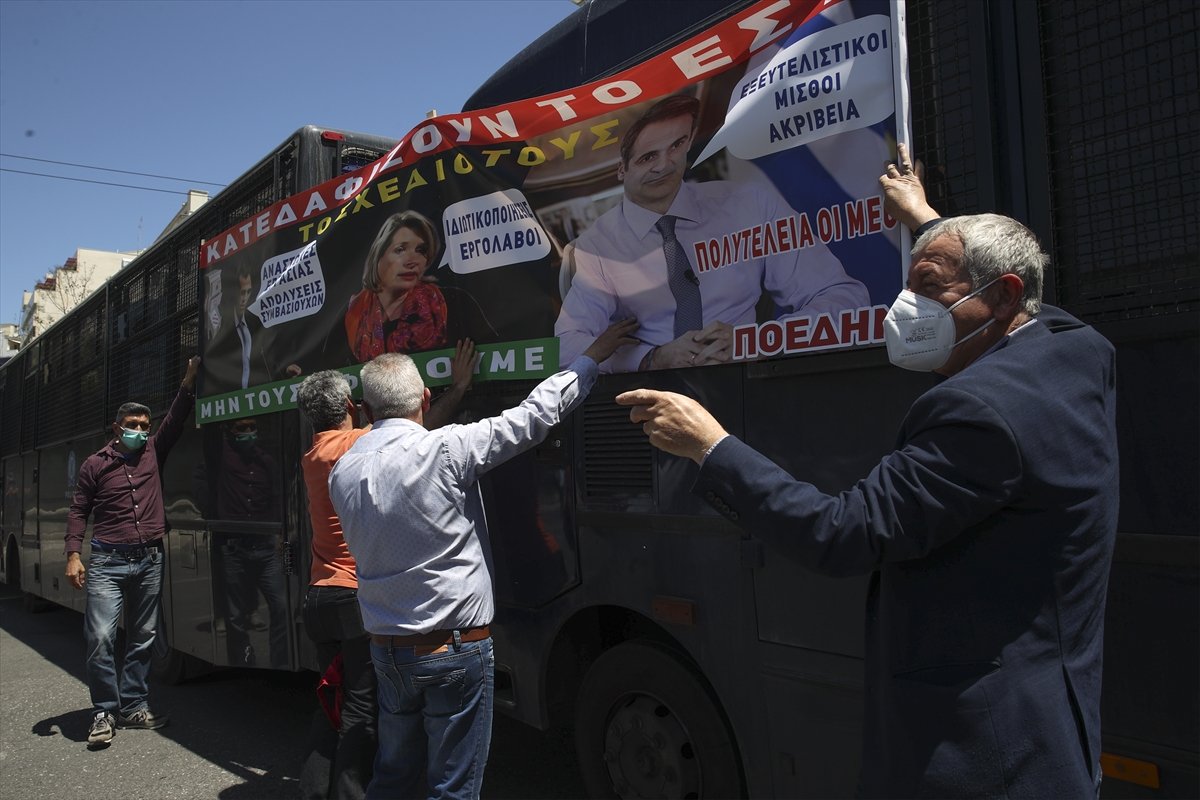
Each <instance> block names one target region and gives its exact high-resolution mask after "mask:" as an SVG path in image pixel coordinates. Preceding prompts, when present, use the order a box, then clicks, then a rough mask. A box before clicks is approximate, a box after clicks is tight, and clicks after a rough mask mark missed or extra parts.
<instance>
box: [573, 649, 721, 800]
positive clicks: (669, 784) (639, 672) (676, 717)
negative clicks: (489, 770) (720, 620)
mask: <svg viewBox="0 0 1200 800" xmlns="http://www.w3.org/2000/svg"><path fill="white" fill-rule="evenodd" d="M575 709H576V710H575V747H576V751H577V754H578V757H579V766H580V771H581V772H582V775H583V782H584V786H585V787H586V788H587V791H588V795H589V796H590V797H621V798H632V797H669V798H671V797H698V798H703V797H741V796H744V791H743V788H742V779H741V769H740V766H739V763H740V760H739V758H738V753H737V746H736V745H735V743H734V741H733V737H732V735H731V734H730V731H729V726H728V725H727V724H726V723H725V718H724V716H723V715H722V713H721V710H720V709H719V708H718V706H717V704H716V702H715V701H714V700H713V698H712V695H711V694H710V692H709V690H708V688H707V687H706V685H705V684H704V681H703V679H702V678H701V677H700V676H698V675H697V674H696V672H695V671H694V669H693V668H691V667H689V666H687V665H686V664H685V663H684V662H683V661H681V660H680V658H678V657H677V656H675V655H673V654H672V653H671V651H670V650H668V649H666V648H665V647H661V646H659V645H656V644H654V643H652V642H649V641H637V640H635V641H629V642H623V643H622V644H619V645H617V646H616V647H613V648H611V649H609V650H606V651H605V652H603V653H601V654H600V657H599V658H597V659H596V661H595V662H594V663H593V664H592V666H591V667H590V668H589V669H588V672H587V675H586V676H584V679H583V682H582V683H581V685H580V689H579V697H578V700H577V702H576V707H575Z"/></svg>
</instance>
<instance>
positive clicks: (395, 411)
mask: <svg viewBox="0 0 1200 800" xmlns="http://www.w3.org/2000/svg"><path fill="white" fill-rule="evenodd" d="M361 379H362V387H363V401H364V402H365V403H366V404H367V405H368V406H369V407H370V409H371V413H372V414H373V415H374V417H375V419H377V420H380V419H398V418H405V417H411V416H413V415H414V414H416V413H417V411H418V410H419V409H420V408H421V402H422V401H423V400H424V399H425V382H424V381H422V380H421V372H420V370H418V369H417V365H416V364H414V363H413V360H412V359H411V358H409V357H408V356H406V355H404V354H402V353H384V354H383V355H380V356H376V357H375V358H373V359H371V361H370V362H369V363H367V364H365V365H363V368H362V375H361Z"/></svg>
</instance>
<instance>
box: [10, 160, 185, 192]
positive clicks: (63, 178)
mask: <svg viewBox="0 0 1200 800" xmlns="http://www.w3.org/2000/svg"><path fill="white" fill-rule="evenodd" d="M0 172H15V173H17V174H18V175H36V176H38V177H39V178H58V179H59V180H60V181H75V182H77V183H98V184H100V185H101V186H120V187H121V188H123V189H141V190H142V191H144V192H162V193H163V194H181V195H184V196H185V197H186V196H187V194H188V193H187V192H181V191H179V190H177V189H155V188H153V187H151V186H133V185H131V184H128V183H110V182H108V181H91V180H88V179H87V178H68V177H66V176H65V175H49V174H47V173H45V172H26V171H25V170H23V169H9V168H8V167H0Z"/></svg>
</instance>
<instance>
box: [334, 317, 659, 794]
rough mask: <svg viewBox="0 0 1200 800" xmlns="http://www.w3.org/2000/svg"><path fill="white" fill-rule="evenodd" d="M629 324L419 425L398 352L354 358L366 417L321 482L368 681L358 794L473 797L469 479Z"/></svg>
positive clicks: (477, 678)
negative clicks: (459, 414)
mask: <svg viewBox="0 0 1200 800" xmlns="http://www.w3.org/2000/svg"><path fill="white" fill-rule="evenodd" d="M636 327H637V324H636V322H635V321H633V320H626V321H623V322H618V323H616V324H614V325H612V326H610V327H609V328H608V329H607V330H606V331H605V332H604V333H602V334H600V336H599V337H597V338H596V340H595V341H594V342H593V343H592V344H591V346H589V347H588V348H587V349H586V350H585V351H584V352H583V353H582V355H580V357H579V358H577V359H576V360H575V361H574V362H573V363H572V364H571V365H570V366H569V367H568V368H567V369H565V370H563V371H562V372H559V373H557V374H555V375H552V376H550V377H549V378H547V379H546V380H544V381H542V382H541V383H540V384H538V385H537V386H536V387H535V388H534V390H533V391H532V392H531V393H530V395H529V397H527V398H526V399H525V400H524V401H523V402H522V403H521V404H520V405H518V406H517V407H515V408H511V409H509V410H507V411H505V412H503V413H502V414H500V415H499V416H496V417H492V418H490V419H484V420H480V421H479V422H473V423H471V424H469V425H448V426H446V427H444V428H438V429H436V430H432V431H431V430H426V429H425V427H424V425H423V422H424V416H425V413H426V412H427V411H428V410H429V399H430V394H429V390H428V389H427V388H425V386H424V384H423V382H422V381H421V375H420V373H419V372H418V371H417V368H416V366H415V365H414V364H413V362H412V359H410V358H409V357H408V356H405V355H401V354H398V353H386V354H384V355H381V356H378V357H376V358H375V359H374V360H372V361H371V362H370V363H369V364H367V365H365V366H364V367H363V369H362V378H361V379H362V386H363V405H364V406H365V408H366V410H367V413H368V415H369V416H370V417H371V419H372V421H373V423H374V426H373V427H372V429H371V432H370V433H368V434H366V435H365V436H363V437H362V438H360V439H359V440H358V441H357V442H356V443H355V444H354V446H353V447H351V448H350V450H349V451H347V452H346V454H345V455H343V456H342V457H341V459H340V460H339V461H338V462H337V465H336V466H335V467H334V469H333V472H332V473H331V474H330V476H329V494H330V499H331V500H332V501H333V507H334V509H335V510H336V511H337V514H338V517H339V518H340V519H341V522H342V531H343V534H344V536H345V539H346V543H347V544H348V545H349V547H350V553H351V555H353V556H354V558H355V561H356V562H357V565H358V567H357V569H358V600H359V604H360V606H361V608H362V616H363V624H364V627H366V629H367V631H369V632H370V634H371V654H372V660H373V661H374V664H375V672H376V675H377V677H378V680H379V752H378V755H377V756H376V760H375V775H374V777H373V779H372V780H371V784H370V786H369V787H368V789H367V797H368V798H395V797H419V796H423V795H424V794H425V793H427V796H429V797H439V798H441V797H445V798H477V797H479V791H480V787H481V785H482V782H483V770H484V766H485V765H486V763H487V754H488V748H489V746H490V744H491V729H492V693H493V667H494V663H495V661H494V658H493V655H492V641H491V636H490V631H489V629H488V626H489V625H490V624H491V622H492V617H493V615H494V612H495V603H494V599H493V569H492V554H491V547H490V543H489V541H488V532H487V522H486V519H485V515H484V509H483V500H482V498H481V496H480V494H479V487H478V484H477V481H478V480H479V478H480V476H481V475H483V474H484V473H486V472H487V471H488V470H490V469H492V468H494V467H496V466H498V465H499V464H502V463H504V462H505V461H507V460H508V459H510V458H513V457H514V456H516V455H518V454H520V453H522V452H524V451H526V450H528V449H530V448H532V447H534V446H536V445H537V444H538V443H539V442H541V441H542V440H543V439H545V437H546V435H547V434H548V433H549V432H550V429H551V428H552V427H554V426H555V425H557V424H558V423H559V422H560V421H561V420H562V419H563V418H564V417H565V416H566V415H567V414H569V413H570V412H571V411H572V410H573V409H574V408H575V407H576V406H578V405H579V404H580V403H581V402H582V401H583V399H584V398H585V397H586V396H587V393H588V391H589V390H590V389H591V388H592V385H593V384H594V383H595V380H596V373H597V369H598V367H597V365H598V364H599V362H601V361H604V360H605V359H606V358H608V357H609V356H610V355H612V353H613V351H614V350H616V349H617V348H618V347H620V346H622V345H626V344H630V343H631V342H632V339H631V338H629V336H630V334H631V333H632V332H633V331H634V330H635V329H636ZM422 772H425V773H426V774H427V781H428V782H427V786H425V787H421V786H420V785H419V782H420V779H421V774H422Z"/></svg>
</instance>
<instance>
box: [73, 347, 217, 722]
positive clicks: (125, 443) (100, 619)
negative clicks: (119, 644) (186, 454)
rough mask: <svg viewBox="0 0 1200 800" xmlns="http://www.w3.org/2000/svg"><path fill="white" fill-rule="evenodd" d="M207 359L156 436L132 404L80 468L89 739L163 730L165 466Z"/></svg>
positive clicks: (194, 362) (76, 558) (77, 516)
mask: <svg viewBox="0 0 1200 800" xmlns="http://www.w3.org/2000/svg"><path fill="white" fill-rule="evenodd" d="M199 366H200V359H199V357H196V356H193V357H192V358H191V359H190V360H189V361H188V364H187V371H186V373H185V374H184V376H183V381H182V382H181V383H180V384H179V393H178V394H177V395H175V400H174V402H172V403H171V409H170V410H169V411H168V412H167V416H166V419H164V420H163V421H162V425H161V426H160V427H159V429H158V433H156V434H154V435H153V436H151V435H150V409H149V408H147V407H146V406H144V405H142V404H141V403H125V404H123V405H122V406H121V407H120V408H118V409H117V415H116V420H115V421H114V422H113V425H112V429H113V433H114V434H115V435H116V439H114V440H113V441H111V442H109V443H108V444H107V445H105V446H104V447H103V448H101V449H100V451H99V452H96V453H93V454H92V455H90V456H88V457H87V459H86V460H85V461H84V462H83V464H82V465H81V466H80V467H79V475H78V476H77V479H76V485H75V498H74V499H73V500H72V501H71V510H70V512H69V513H68V514H67V537H66V550H67V573H66V574H67V580H69V581H70V582H71V585H72V586H74V587H75V588H76V589H82V588H84V586H85V585H86V586H87V606H86V608H85V610H84V638H85V640H86V642H87V676H88V689H89V690H90V691H91V695H92V705H93V706H94V710H95V717H94V718H93V720H92V727H91V730H90V731H89V732H88V743H89V744H103V743H106V742H109V741H112V738H113V734H114V733H115V729H116V727H117V726H118V725H119V726H120V727H122V728H161V727H162V726H163V725H166V724H167V717H166V715H163V714H154V713H152V712H151V711H150V707H149V704H148V702H147V694H148V688H147V685H146V681H147V678H148V677H149V674H150V656H151V651H152V649H153V645H154V634H155V632H156V630H157V627H158V599H159V595H160V594H161V591H162V564H163V554H162V537H163V534H164V533H166V514H165V513H164V511H163V498H162V482H161V480H160V477H159V471H160V470H161V469H162V466H163V464H164V463H165V462H166V460H167V454H168V453H170V451H171V448H172V447H173V446H174V445H175V442H177V441H178V440H179V436H180V434H182V433H183V427H184V423H185V422H186V421H187V418H188V415H189V414H190V413H191V411H192V406H193V405H194V404H195V400H196V398H195V395H194V394H193V393H192V387H193V385H194V384H195V382H196V370H197V369H198V367H199ZM89 516H90V517H92V554H91V558H90V559H89V561H88V566H87V569H84V566H83V561H82V560H81V558H80V555H79V553H80V550H82V549H83V534H84V532H85V531H86V530H87V521H88V517H89ZM123 611H127V612H128V614H127V616H126V619H125V640H126V646H125V660H124V668H123V670H122V671H121V673H120V674H118V672H117V668H116V660H115V654H114V649H115V647H114V644H115V641H116V636H117V623H118V621H119V620H120V619H121V614H122V612H123Z"/></svg>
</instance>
